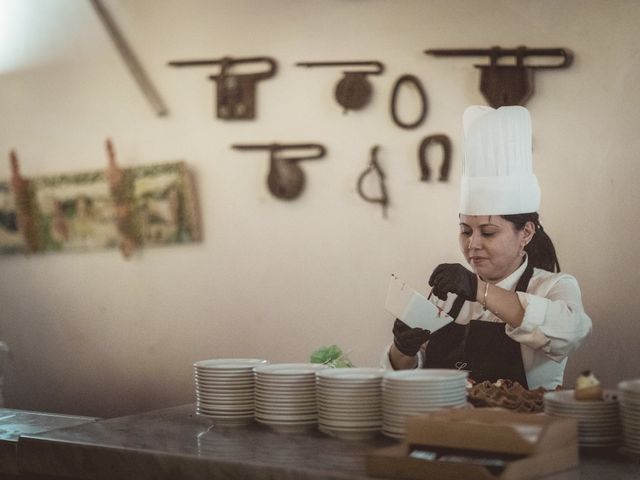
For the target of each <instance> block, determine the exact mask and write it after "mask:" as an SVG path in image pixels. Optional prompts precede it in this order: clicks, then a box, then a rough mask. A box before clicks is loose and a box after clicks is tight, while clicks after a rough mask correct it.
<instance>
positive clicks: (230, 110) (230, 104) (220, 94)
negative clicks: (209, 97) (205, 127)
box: [169, 57, 278, 120]
mask: <svg viewBox="0 0 640 480" xmlns="http://www.w3.org/2000/svg"><path fill="white" fill-rule="evenodd" d="M245 63H266V64H267V67H268V68H267V69H266V70H265V71H263V72H258V73H244V74H239V73H231V68H232V67H233V66H234V65H239V64H245ZM211 65H220V73H219V74H218V75H209V78H210V79H211V80H213V81H215V82H216V93H217V106H216V114H217V117H218V118H222V119H224V120H251V119H253V118H255V114H256V112H255V111H256V101H255V96H256V83H257V82H258V80H265V79H267V78H271V77H273V76H274V75H275V73H276V70H277V68H278V67H277V63H276V61H275V60H274V59H273V58H270V57H249V58H231V57H223V58H218V59H212V60H179V61H171V62H169V66H171V67H207V66H211Z"/></svg>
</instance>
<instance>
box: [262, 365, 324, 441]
mask: <svg viewBox="0 0 640 480" xmlns="http://www.w3.org/2000/svg"><path fill="white" fill-rule="evenodd" d="M326 368H327V366H326V365H322V364H318V363H274V364H271V365H264V366H260V367H256V368H254V372H255V375H256V376H255V381H256V391H255V400H256V406H255V418H256V421H258V422H259V423H263V424H265V425H268V426H269V427H271V428H272V429H273V430H275V431H276V432H280V433H302V432H304V431H306V430H308V429H310V428H315V427H316V425H317V424H318V407H317V405H316V372H318V371H320V370H324V369H326Z"/></svg>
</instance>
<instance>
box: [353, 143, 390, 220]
mask: <svg viewBox="0 0 640 480" xmlns="http://www.w3.org/2000/svg"><path fill="white" fill-rule="evenodd" d="M379 149H380V147H379V146H378V145H375V146H374V147H373V148H372V149H371V160H369V165H368V166H367V169H366V170H365V171H364V172H362V173H361V174H360V176H359V177H358V194H359V195H360V197H362V199H363V200H366V201H367V202H371V203H379V204H380V205H381V206H382V217H383V218H387V207H388V206H389V196H388V195H387V186H386V185H385V183H384V181H385V174H384V171H383V170H382V168H381V167H380V164H379V163H378V159H377V156H378V150H379ZM370 173H374V174H376V175H378V181H379V185H380V196H379V197H370V196H368V195H367V194H365V193H364V189H363V188H362V184H363V183H364V179H365V178H366V176H367V175H369V174H370Z"/></svg>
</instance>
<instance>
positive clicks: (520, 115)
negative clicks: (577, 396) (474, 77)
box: [383, 106, 591, 389]
mask: <svg viewBox="0 0 640 480" xmlns="http://www.w3.org/2000/svg"><path fill="white" fill-rule="evenodd" d="M463 126H464V133H465V163H464V170H463V177H462V182H461V198H460V215H459V220H460V236H459V243H460V249H461V251H462V253H463V255H464V257H465V259H466V261H467V263H468V264H469V266H470V267H471V270H472V271H469V270H468V269H467V268H466V267H464V266H462V265H460V264H451V263H443V264H441V265H439V266H438V267H436V269H435V270H434V271H433V273H432V274H431V277H430V278H429V285H431V286H432V287H433V290H432V293H433V294H434V295H435V296H436V297H438V298H439V299H440V300H439V301H438V306H439V307H441V308H442V309H443V310H445V311H446V312H448V313H449V315H450V316H451V317H453V318H454V319H455V321H454V322H451V323H449V324H448V325H447V326H445V327H443V328H441V329H440V330H437V331H436V332H434V333H433V334H430V333H429V332H428V331H426V330H423V329H420V328H410V327H409V326H407V325H406V324H405V323H403V322H401V321H400V320H396V322H395V324H394V328H393V334H394V342H393V344H392V345H391V347H390V348H389V351H388V354H386V355H385V357H384V358H383V363H384V364H385V366H386V367H387V368H394V369H406V368H416V367H423V368H459V369H464V370H468V371H469V376H470V378H472V379H473V380H475V381H476V382H481V381H484V380H489V381H492V382H494V381H496V380H497V379H499V378H503V379H510V380H513V381H517V382H519V383H520V384H522V385H523V386H524V387H525V388H529V389H535V388H538V387H544V388H546V389H554V388H556V387H557V386H558V385H562V376H563V373H564V367H565V364H566V362H567V355H569V353H571V352H572V351H573V350H575V349H576V348H577V347H578V346H579V345H580V343H581V342H582V340H583V339H584V338H585V337H586V336H587V334H589V332H590V330H591V319H590V318H589V317H588V316H587V314H586V313H585V312H584V309H583V306H582V300H581V295H580V288H579V287H578V283H577V281H576V279H575V278H574V277H572V276H571V275H567V274H564V273H555V272H559V271H560V266H559V264H558V259H557V257H556V253H555V249H554V247H553V243H552V242H551V239H550V238H549V237H548V236H547V234H546V233H545V232H544V230H543V229H542V226H541V225H540V222H539V220H538V213H537V210H538V208H539V206H540V188H539V186H538V181H537V179H536V176H535V175H534V174H533V171H532V165H531V164H532V149H531V118H530V116H529V112H528V111H527V109H525V108H524V107H518V106H514V107H501V108H499V109H497V110H495V109H493V108H490V107H485V106H472V107H469V108H468V109H467V110H466V111H465V112H464V117H463Z"/></svg>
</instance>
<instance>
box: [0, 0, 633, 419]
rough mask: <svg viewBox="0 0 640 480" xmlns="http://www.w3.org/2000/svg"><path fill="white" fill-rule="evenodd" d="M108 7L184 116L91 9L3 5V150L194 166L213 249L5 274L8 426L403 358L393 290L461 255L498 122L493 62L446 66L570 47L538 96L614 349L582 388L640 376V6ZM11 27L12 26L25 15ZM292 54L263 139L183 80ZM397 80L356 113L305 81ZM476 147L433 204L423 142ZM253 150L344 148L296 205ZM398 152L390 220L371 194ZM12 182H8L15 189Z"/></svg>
mask: <svg viewBox="0 0 640 480" xmlns="http://www.w3.org/2000/svg"><path fill="white" fill-rule="evenodd" d="M105 3H106V4H107V5H108V6H109V7H110V9H111V11H112V13H113V14H114V16H115V17H116V18H117V19H118V21H119V23H120V25H121V28H122V29H123V31H124V32H125V33H126V36H127V37H128V39H129V41H130V42H131V44H132V45H133V47H134V49H135V51H136V52H137V54H138V55H139V57H140V59H141V61H142V63H143V64H144V66H145V67H146V69H147V71H148V73H149V75H150V77H151V78H152V80H153V81H154V82H155V84H156V85H157V87H158V89H159V91H160V92H161V94H162V96H163V97H164V99H165V101H166V102H167V104H168V106H169V109H170V115H169V116H168V117H167V118H158V117H156V116H155V115H154V114H153V112H152V110H151V108H150V107H149V105H148V104H147V103H146V100H145V99H144V97H143V96H142V95H141V93H140V91H139V90H138V87H137V85H136V84H135V83H134V82H133V80H132V77H131V76H130V75H129V72H128V71H127V69H126V68H125V66H124V64H123V63H122V61H121V60H120V58H119V57H118V55H117V53H116V51H115V49H114V48H113V46H112V44H111V43H110V41H109V39H108V37H107V36H106V34H105V31H104V29H103V27H102V25H101V24H100V23H99V22H98V20H97V19H96V16H95V15H94V12H93V11H92V9H91V7H90V4H89V2H81V1H77V0H47V1H46V2H41V1H39V0H1V1H0V12H2V13H0V22H2V25H0V27H2V28H0V32H1V33H0V40H1V41H0V111H1V112H2V115H0V152H2V155H4V156H5V157H4V158H7V155H8V152H9V150H10V149H11V148H17V149H18V151H19V154H20V158H21V161H22V170H23V173H24V174H25V175H27V176H28V175H43V174H55V173H62V172H66V171H77V170H85V169H95V168H100V167H102V166H105V155H104V151H103V141H104V138H105V137H107V136H111V137H112V138H113V139H114V141H115V144H116V148H117V151H118V154H119V160H120V162H121V163H122V164H124V165H142V164H146V163H150V162H156V161H170V160H176V159H184V160H186V161H187V162H188V163H189V165H190V166H191V168H192V169H193V170H194V171H195V172H196V174H197V176H198V187H199V191H200V199H201V208H202V213H203V225H204V233H205V240H204V242H203V243H202V244H198V245H193V246H185V247H174V248H164V249H149V250H145V251H143V252H142V253H141V254H140V255H137V256H136V257H135V258H133V259H131V260H129V261H125V260H123V259H122V257H121V256H120V255H119V254H118V253H117V252H115V251H105V252H99V253H87V254H57V255H54V254H48V255H44V256H35V257H32V258H25V257H18V256H15V257H3V258H0V340H4V341H6V342H7V343H8V344H9V346H10V348H11V351H12V359H11V361H10V363H9V365H8V372H7V378H6V382H5V383H6V385H5V397H6V402H7V405H8V406H11V407H16V408H25V409H39V410H40V409H41V410H49V411H59V412H69V413H78V414H91V415H100V416H110V415H116V414H123V413H128V412H132V411H141V410H145V409H151V408H154V407H160V406H168V405H173V404H177V403H181V402H189V401H191V400H192V390H193V389H192V379H191V364H192V362H193V361H195V360H199V359H204V358H212V357H224V356H239V357H247V356H250V357H254V356H257V357H264V358H267V359H269V360H272V361H290V362H298V361H306V360H307V359H308V356H309V354H310V352H311V351H312V350H314V349H315V348H317V347H319V346H321V345H325V344H330V343H337V344H339V345H340V346H342V347H343V348H344V349H345V350H348V351H350V352H351V358H352V359H353V361H354V362H355V363H356V364H358V365H361V366H369V365H376V364H377V362H378V358H379V355H380V352H381V350H382V348H383V347H384V345H385V344H386V343H387V342H388V341H390V338H391V335H390V330H391V325H392V320H393V319H392V318H391V317H390V316H389V315H388V314H387V313H386V312H385V311H384V308H383V305H384V296H385V292H386V288H387V279H388V275H389V274H390V273H391V272H396V273H398V274H399V275H401V276H402V277H404V278H405V279H406V280H408V281H409V282H410V283H412V284H414V285H416V286H424V285H425V282H426V279H427V278H428V275H429V273H430V271H431V270H432V269H433V268H434V267H435V266H436V265H437V264H438V263H440V262H442V261H450V262H451V261H462V257H461V255H460V253H459V252H458V249H457V225H456V223H457V202H458V185H459V176H460V162H461V151H460V146H461V145H460V141H459V140H460V116H461V113H462V111H463V109H464V108H465V107H466V106H467V105H469V104H473V103H482V102H483V99H482V97H481V95H480V93H479V92H478V86H477V85H478V71H477V70H476V69H474V68H473V67H472V65H473V63H481V62H482V60H481V59H471V58H468V59H434V58H430V57H427V56H425V55H424V54H422V53H421V52H422V50H424V49H426V48H438V47H489V46H492V45H501V46H504V47H514V46H518V45H527V46H531V47H567V48H571V49H573V50H574V52H575V54H576V60H575V63H574V65H573V66H572V67H571V68H570V69H568V70H562V71H559V70H550V71H543V72H539V73H538V74H537V75H536V79H535V81H536V94H535V96H534V97H533V98H532V99H531V101H530V102H529V104H528V107H529V108H530V110H531V113H532V116H533V121H534V132H535V133H534V135H535V139H534V148H535V170H536V172H537V174H538V177H539V180H540V183H541V186H542V190H543V205H542V209H541V215H542V222H543V225H544V226H545V229H546V230H547V231H548V232H549V234H550V235H551V237H552V238H553V239H554V241H555V243H556V247H557V249H558V252H559V256H560V261H561V265H562V267H563V269H564V270H565V271H567V272H570V273H572V274H574V275H575V276H576V277H577V278H578V280H579V282H580V285H581V287H582V291H583V296H584V303H585V306H586V309H587V311H588V313H589V314H590V315H591V316H592V318H593V323H594V333H593V336H592V337H591V338H590V339H589V340H588V341H587V342H586V344H585V345H584V346H583V347H582V349H581V350H580V351H578V352H577V353H576V354H575V355H573V357H572V358H571V359H570V360H569V366H568V369H567V374H566V380H567V381H568V383H569V384H571V382H572V381H573V379H574V377H575V375H576V374H577V372H578V371H580V370H581V369H585V368H591V369H593V370H595V371H596V373H597V374H598V375H600V376H601V377H602V378H603V379H604V382H605V385H606V386H607V387H613V386H615V384H616V383H617V381H619V380H621V379H623V378H630V377H637V376H640V361H639V360H640V359H639V358H638V353H637V352H638V344H639V338H640V326H639V325H640V321H639V319H640V307H639V301H638V298H639V294H638V289H639V287H640V276H639V274H638V270H637V269H638V259H639V253H638V252H639V249H638V248H639V247H638V245H639V243H640V242H639V240H640V238H639V237H640V235H639V231H640V229H639V226H638V214H637V206H638V203H639V202H638V200H639V194H638V191H639V189H638V180H639V179H640V175H639V173H640V167H639V166H638V165H639V163H640V162H639V159H638V153H639V152H640V136H639V135H637V128H638V125H640V115H639V113H638V112H639V110H640V109H639V108H638V106H639V104H640V82H639V81H638V80H639V76H640V56H639V55H638V51H639V50H638V44H639V42H640V33H638V29H637V24H638V21H639V20H640V2H636V1H633V0H629V1H621V0H618V1H606V2H605V1H595V0H593V1H585V0H575V1H563V2H557V1H555V0H553V1H552V0H549V1H524V0H519V1H513V0H510V1H489V0H484V1H477V0H474V1H461V0H458V1H455V0H434V1H426V0H416V1H391V0H388V1H385V0H323V1H311V0H298V1H293V0H289V1H286V0H254V1H248V0H227V1H213V0H182V1H179V2H178V1H169V0H162V1H158V0H109V1H105ZM7 12H9V13H7ZM225 54H226V55H231V56H253V55H271V56H273V57H275V58H276V59H277V60H278V62H279V65H280V70H279V72H278V75H277V77H275V78H274V79H272V80H268V81H265V82H262V83H261V84H260V85H259V86H258V118H257V119H256V121H253V122H224V121H220V120H217V119H215V118H214V117H213V95H212V84H211V83H210V82H209V81H207V80H206V74H207V72H206V71H205V70H197V69H190V70H180V71H179V70H176V69H171V68H168V67H167V66H166V62H167V61H168V60H171V59H181V58H193V57H195V58H198V57H218V56H222V55H225ZM370 58H371V59H378V60H380V61H382V62H384V63H385V65H386V67H387V72H386V73H385V74H384V75H383V76H381V77H373V78H372V83H373V85H374V99H373V102H372V104H371V105H370V106H369V107H368V108H367V109H366V110H364V111H361V112H351V113H349V114H347V115H342V113H341V111H340V108H339V107H338V105H337V104H336V103H335V102H333V100H332V90H333V86H334V84H335V82H336V80H337V79H338V78H339V77H338V71H332V70H329V69H324V70H313V71H309V70H305V69H301V68H297V67H294V66H293V64H294V63H295V62H297V61H301V60H321V59H370ZM404 73H413V74H415V75H417V76H419V77H420V78H421V79H422V81H423V82H424V85H425V87H426V89H427V92H428V95H429V115H428V118H427V121H426V123H425V124H423V126H421V127H420V128H419V129H417V130H412V131H407V130H402V129H400V128H398V127H396V126H395V125H394V124H393V123H392V121H391V119H390V115H389V113H388V103H389V96H390V92H391V88H392V86H393V82H394V81H395V80H396V79H397V78H398V77H399V76H400V75H401V74H404ZM437 132H444V133H447V134H448V135H450V136H451V137H452V139H453V141H454V154H453V167H452V172H451V181H450V182H449V183H447V184H442V183H429V184H425V183H421V182H419V181H418V177H419V171H418V166H417V161H416V151H417V146H418V144H419V142H420V141H421V139H422V138H423V137H424V136H426V135H428V134H432V133H437ZM241 141H247V142H248V141H261V142H265V141H266V142H270V141H282V142H296V141H314V142H316V141H317V142H321V143H324V144H325V145H326V146H327V148H328V150H329V155H328V157H327V158H326V159H325V160H322V161H317V162H306V163H304V164H303V168H304V170H305V172H306V174H307V180H308V183H307V188H306V190H305V192H304V194H303V196H302V197H300V199H299V200H296V201H293V202H282V201H278V200H276V199H275V198H273V197H272V196H271V195H270V194H269V192H268V191H267V189H266V186H265V176H266V173H267V160H266V157H265V156H264V155H261V154H252V155H250V154H243V153H238V152H234V151H231V150H230V148H229V145H230V144H231V143H233V142H241ZM375 144H379V145H380V146H381V151H380V156H379V159H380V162H381V164H382V166H383V168H384V169H385V170H386V173H387V180H388V189H389V194H390V196H391V201H392V205H391V208H390V210H389V218H388V219H383V218H382V216H381V212H380V209H379V208H377V207H375V206H373V205H371V204H368V203H365V202H364V201H362V200H361V199H360V198H359V197H358V195H357V193H356V190H355V184H356V180H357V178H358V175H359V174H360V172H361V171H362V170H363V169H364V168H365V166H366V163H367V161H368V158H369V150H370V148H371V146H373V145H375ZM8 177H9V167H8V161H2V162H0V178H8Z"/></svg>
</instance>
